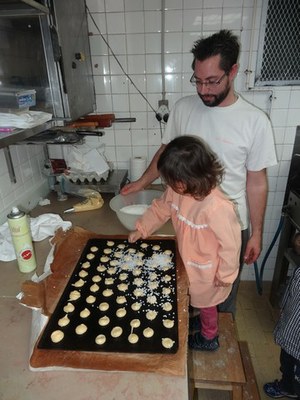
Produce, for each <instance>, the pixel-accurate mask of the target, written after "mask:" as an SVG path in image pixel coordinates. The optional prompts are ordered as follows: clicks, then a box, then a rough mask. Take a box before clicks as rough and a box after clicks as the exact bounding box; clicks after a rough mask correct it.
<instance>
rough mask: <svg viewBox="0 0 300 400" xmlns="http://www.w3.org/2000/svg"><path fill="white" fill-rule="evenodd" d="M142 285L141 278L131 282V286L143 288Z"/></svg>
mask: <svg viewBox="0 0 300 400" xmlns="http://www.w3.org/2000/svg"><path fill="white" fill-rule="evenodd" d="M143 283H144V281H143V279H142V278H134V280H133V284H134V285H136V286H143Z"/></svg>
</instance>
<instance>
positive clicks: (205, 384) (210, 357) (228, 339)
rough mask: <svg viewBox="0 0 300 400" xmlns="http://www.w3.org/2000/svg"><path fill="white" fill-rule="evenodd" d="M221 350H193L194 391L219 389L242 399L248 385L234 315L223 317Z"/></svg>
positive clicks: (221, 316)
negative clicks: (243, 387) (245, 385)
mask: <svg viewBox="0 0 300 400" xmlns="http://www.w3.org/2000/svg"><path fill="white" fill-rule="evenodd" d="M219 342H220V348H219V349H218V350H217V351H215V352H211V353H210V352H201V351H194V350H189V378H190V386H191V389H190V390H191V393H193V392H194V389H197V388H199V389H200V388H202V389H215V390H227V391H231V392H232V396H233V398H238V399H241V398H242V386H243V384H245V383H246V377H245V372H244V366H243V362H242V357H241V353H240V348H239V343H238V340H237V333H236V330H235V325H234V321H233V319H232V315H231V314H229V313H220V314H219Z"/></svg>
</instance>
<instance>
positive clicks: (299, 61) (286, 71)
mask: <svg viewBox="0 0 300 400" xmlns="http://www.w3.org/2000/svg"><path fill="white" fill-rule="evenodd" d="M260 38H264V40H261V41H260V43H259V48H258V57H257V65H256V74H255V86H284V85H300V1H299V0H268V1H267V0H266V1H263V8H262V19H261V27H260Z"/></svg>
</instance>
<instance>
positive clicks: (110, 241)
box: [106, 240, 115, 247]
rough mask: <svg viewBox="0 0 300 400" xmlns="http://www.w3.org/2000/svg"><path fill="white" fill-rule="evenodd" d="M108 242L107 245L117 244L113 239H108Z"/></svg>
mask: <svg viewBox="0 0 300 400" xmlns="http://www.w3.org/2000/svg"><path fill="white" fill-rule="evenodd" d="M106 244H107V246H110V247H112V246H113V245H114V244H115V242H113V241H112V240H108V241H107V242H106Z"/></svg>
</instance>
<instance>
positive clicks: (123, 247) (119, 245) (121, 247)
mask: <svg viewBox="0 0 300 400" xmlns="http://www.w3.org/2000/svg"><path fill="white" fill-rule="evenodd" d="M117 247H118V249H125V244H123V243H121V244H118V246H117Z"/></svg>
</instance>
